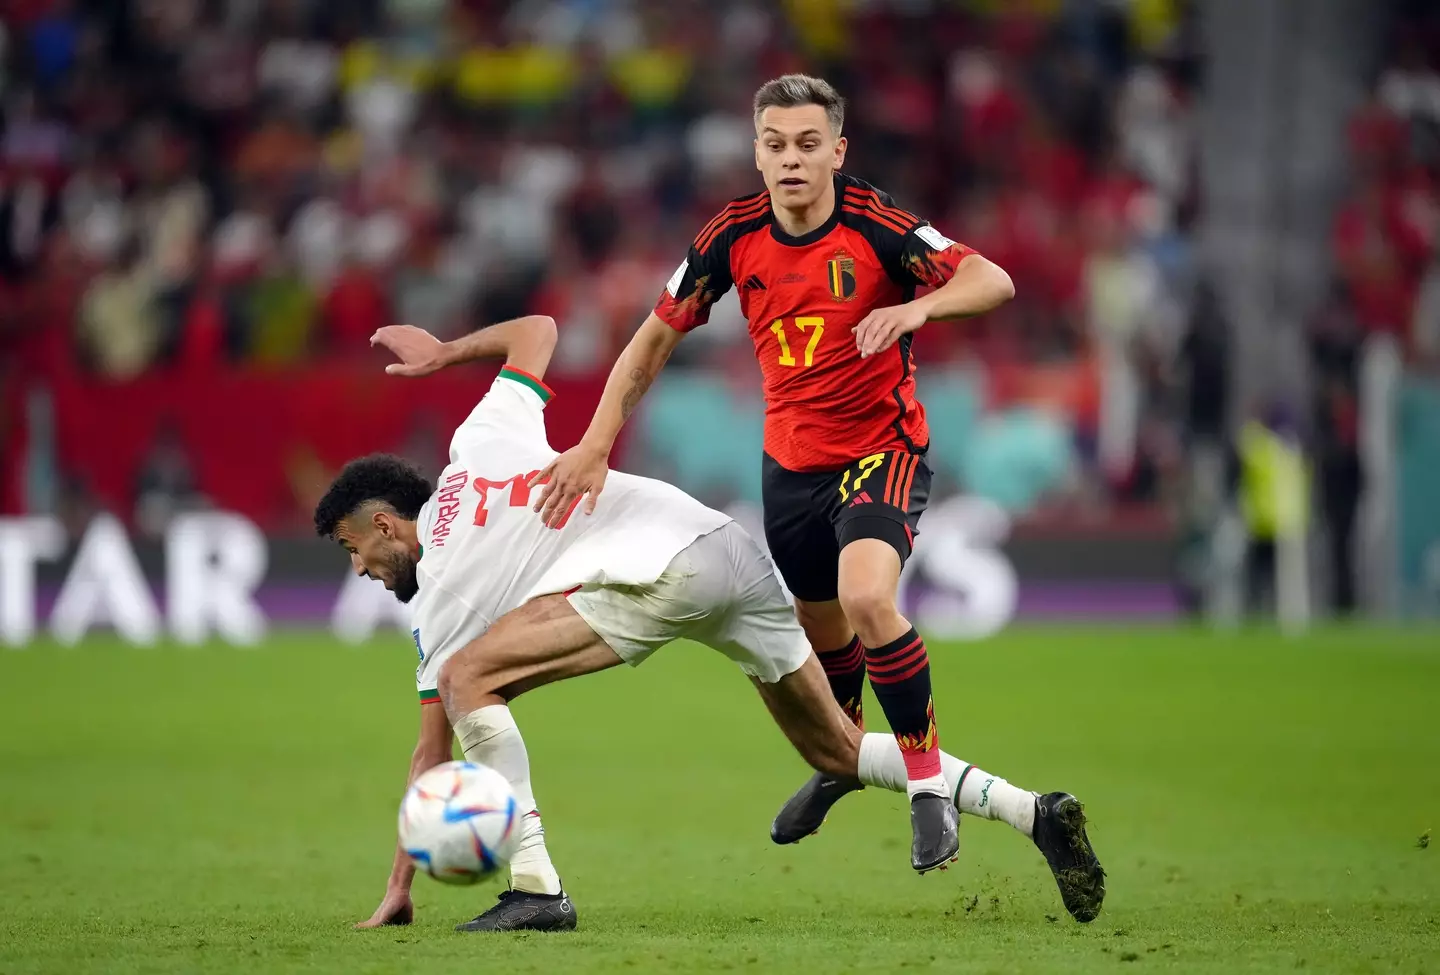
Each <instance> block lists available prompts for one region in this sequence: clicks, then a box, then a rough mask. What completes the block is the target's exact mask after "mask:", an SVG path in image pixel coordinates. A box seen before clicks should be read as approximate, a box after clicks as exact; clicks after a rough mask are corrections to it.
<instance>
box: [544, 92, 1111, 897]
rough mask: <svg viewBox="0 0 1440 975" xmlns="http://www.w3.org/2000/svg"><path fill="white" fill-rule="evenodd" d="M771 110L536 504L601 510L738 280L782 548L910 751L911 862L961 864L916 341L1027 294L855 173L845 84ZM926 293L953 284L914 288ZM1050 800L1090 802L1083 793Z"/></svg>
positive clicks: (827, 658)
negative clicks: (920, 582)
mask: <svg viewBox="0 0 1440 975" xmlns="http://www.w3.org/2000/svg"><path fill="white" fill-rule="evenodd" d="M754 107H755V128H756V136H757V138H756V142H755V159H756V166H757V168H758V169H759V170H760V171H761V173H762V174H763V175H764V179H765V185H766V189H765V190H764V191H763V192H760V193H756V194H753V195H751V196H747V197H742V198H740V199H738V200H735V201H734V202H732V203H730V204H729V205H728V206H727V207H725V209H724V210H722V211H721V212H720V214H718V215H717V216H716V217H715V218H714V219H713V220H711V221H710V223H709V224H707V225H706V226H705V228H704V229H703V230H702V231H701V232H700V234H699V235H698V236H697V237H696V238H695V241H694V244H693V246H692V247H691V248H690V252H689V255H688V256H687V258H686V260H685V261H684V262H683V263H682V264H681V265H680V267H679V268H678V269H677V270H676V271H675V274H674V276H673V277H672V278H671V279H670V282H669V284H668V286H667V287H666V289H665V292H664V293H663V294H662V295H661V296H660V300H659V302H658V303H657V305H656V306H655V311H654V313H653V314H651V315H650V316H649V318H647V319H646V321H645V322H644V324H642V325H641V327H640V329H639V331H638V332H637V333H636V334H635V336H634V338H633V339H632V340H631V342H630V344H629V345H628V346H627V348H626V349H625V351H624V352H623V353H622V354H621V356H620V359H619V361H618V362H617V363H616V365H615V369H614V371H613V372H612V373H611V376H610V380H609V382H608V384H607V385H606V388H605V393H604V395H603V397H602V399H601V402H600V405H599V406H598V408H597V410H596V413H595V417H594V419H593V420H592V422H591V425H590V428H589V430H588V431H587V433H586V435H585V437H584V438H583V439H582V441H581V442H580V444H578V445H577V446H576V447H574V448H572V449H571V450H570V451H568V452H566V453H565V454H564V455H562V456H561V457H560V458H558V459H557V460H556V462H555V463H554V464H553V465H552V466H551V467H550V468H549V469H548V470H547V471H545V472H543V474H545V475H549V476H550V477H551V480H550V484H549V485H548V487H547V490H546V493H545V494H544V495H542V498H541V501H540V504H539V505H537V507H540V508H543V509H544V510H545V512H546V517H547V518H551V519H554V520H556V521H558V520H559V519H560V518H562V517H563V516H564V515H565V513H566V512H567V511H569V510H570V509H571V507H572V505H574V504H575V503H578V501H579V499H581V498H582V497H587V496H588V507H590V508H593V505H594V501H595V497H596V495H597V494H598V493H599V491H600V490H601V489H602V487H603V485H604V478H605V472H606V465H607V459H608V455H609V450H610V447H611V445H612V443H613V442H614V439H615V437H616V434H617V433H618V432H619V430H620V427H621V425H622V424H623V423H624V422H625V420H626V419H627V418H628V417H629V416H630V414H631V413H632V412H633V411H634V409H635V406H636V404H637V403H638V402H639V400H640V398H641V396H643V395H644V393H645V391H646V389H647V388H648V387H649V385H650V383H651V381H652V380H653V378H654V377H655V375H656V373H658V372H659V370H660V368H661V367H662V366H663V365H664V363H665V361H666V359H667V358H668V357H669V355H670V352H671V350H672V349H673V348H674V347H675V345H676V343H678V342H679V341H680V339H681V338H682V337H683V336H684V335H685V333H687V332H689V331H690V330H691V329H693V328H696V327H698V326H700V325H703V324H704V323H705V322H706V320H707V319H708V317H709V313H710V308H711V306H712V305H713V304H714V302H715V300H716V299H718V298H719V297H720V296H721V295H723V294H724V293H725V292H726V291H727V290H729V289H730V288H731V287H735V288H738V289H739V293H740V306H741V308H742V310H743V311H744V313H745V316H746V319H747V320H748V321H749V324H750V335H751V337H752V338H753V339H754V341H755V350H756V354H757V356H758V358H759V360H760V367H761V371H762V374H763V378H764V388H765V402H766V415H765V457H764V508H765V513H764V521H765V535H766V538H767V540H768V542H769V545H770V551H771V555H772V557H773V559H774V561H775V564H776V566H777V567H778V569H779V570H780V573H781V575H782V576H783V577H784V579H785V582H786V584H787V585H788V586H789V588H790V590H791V592H792V593H793V594H794V596H795V599H796V613H797V615H798V617H799V620H800V623H801V625H802V626H803V627H804V628H805V632H806V635H807V637H808V638H809V640H810V643H811V645H812V646H813V647H814V648H815V650H816V651H817V653H818V655H819V657H820V660H821V662H822V663H823V664H824V666H825V670H826V673H827V675H828V677H829V680H830V684H831V689H832V691H833V692H834V694H835V698H836V700H837V701H838V702H839V703H840V705H841V706H842V707H843V708H844V710H845V711H846V713H847V714H848V715H849V717H850V718H851V720H852V721H854V722H855V723H856V724H857V725H859V724H861V720H862V718H861V705H860V702H861V691H862V689H863V687H864V682H865V676H866V673H867V671H868V673H869V677H870V682H871V685H872V686H873V687H874V689H875V695H876V697H877V698H878V700H879V702H880V705H881V707H882V708H883V709H884V711H885V716H886V718H887V720H888V721H889V723H890V727H891V729H892V730H893V732H894V734H895V737H896V739H897V741H898V742H899V744H900V747H901V750H902V752H903V754H904V757H905V762H906V768H907V772H908V776H909V789H908V791H909V794H910V798H911V824H912V827H913V830H914V838H913V845H912V850H911V854H912V855H911V861H912V865H913V866H914V868H915V869H916V870H918V871H921V872H924V871H926V870H930V869H933V868H934V867H938V866H940V865H942V864H944V863H947V862H949V861H950V860H951V859H953V858H954V856H955V854H956V851H957V849H958V836H957V832H956V830H957V825H958V820H957V817H956V811H955V808H954V806H952V804H951V802H950V801H949V793H950V791H951V790H950V787H949V786H947V783H946V781H945V778H944V776H943V775H942V773H941V766H940V761H939V755H940V752H939V735H938V733H937V730H936V723H935V709H934V704H933V701H932V698H931V693H930V666H929V659H928V656H927V654H926V650H925V642H924V640H923V639H922V638H921V637H920V635H919V634H917V633H916V632H915V629H914V628H913V627H912V626H911V625H910V622H909V621H908V620H906V619H905V617H904V616H902V615H901V613H900V612H899V609H898V607H897V605H896V589H897V586H898V583H899V579H900V570H901V567H902V565H903V563H904V560H905V559H906V558H907V557H908V556H909V554H910V549H911V544H912V542H913V540H914V535H915V530H916V526H917V523H918V521H919V518H920V514H921V512H922V511H924V509H925V503H926V500H927V498H928V495H929V488H930V469H929V467H928V466H927V465H926V462H925V451H926V448H927V447H928V446H929V440H930V437H929V430H928V427H927V425H926V420H925V409H924V407H922V406H921V405H920V403H919V402H918V401H917V400H916V398H915V379H914V365H913V361H912V359H911V353H910V344H911V338H912V335H913V333H914V332H915V331H916V330H917V329H919V328H920V327H921V326H922V325H924V324H925V323H926V322H929V321H933V320H937V319H949V318H959V317H964V316H968V315H978V314H982V313H984V312H987V311H989V310H991V309H992V308H995V307H996V306H998V305H1000V304H1002V303H1003V302H1005V301H1007V300H1009V299H1010V298H1011V297H1012V296H1013V294H1014V288H1013V286H1012V285H1011V283H1010V278H1009V276H1008V275H1007V274H1006V273H1005V272H1004V271H1003V270H1001V269H1000V268H999V267H997V266H996V265H994V264H992V263H991V262H989V261H987V260H986V259H985V258H984V257H982V256H981V255H979V254H977V253H976V252H974V251H973V250H971V249H970V248H968V247H965V246H964V245H962V244H958V243H955V242H954V241H952V240H949V239H948V238H946V237H945V236H944V235H942V234H941V233H940V232H939V231H937V230H936V229H935V228H933V227H931V226H930V225H929V224H928V223H926V222H925V221H923V220H920V219H918V218H917V217H915V216H914V215H912V214H910V213H907V212H906V211H904V210H902V209H900V208H898V207H897V206H895V204H894V203H893V202H892V201H891V199H890V197H889V196H887V195H886V194H884V193H882V192H880V191H879V190H877V189H875V188H874V187H872V186H870V185H868V184H866V183H864V182H862V181H860V180H858V179H854V178H852V177H850V176H847V175H845V174H843V173H841V172H840V171H839V170H840V168H841V166H842V164H843V163H844V161H845V149H846V142H845V139H844V138H842V137H841V135H840V132H841V126H842V124H843V121H844V103H843V100H842V99H841V98H840V96H839V95H838V94H836V92H835V90H834V89H833V88H832V87H831V86H830V85H829V84H827V83H826V82H824V81H821V80H819V79H816V78H809V77H806V76H803V75H787V76H785V77H782V78H778V79H776V80H774V81H771V82H769V83H768V84H766V85H765V86H764V87H762V88H761V89H760V91H759V92H758V93H757V94H756V96H755V106H754ZM920 286H928V287H931V288H933V289H934V290H933V291H931V292H930V293H929V294H927V295H925V296H924V297H921V298H915V296H914V294H915V290H916V289H917V288H918V287H920ZM858 787H859V784H858V783H857V782H853V781H848V780H839V779H834V778H827V777H826V776H823V775H817V776H815V777H814V778H812V779H811V781H810V782H809V783H808V784H807V785H806V786H805V787H804V788H802V789H801V790H800V791H799V792H798V793H797V794H796V795H795V796H794V797H793V798H792V799H791V800H790V802H789V803H787V804H786V806H785V808H784V809H782V810H781V813H780V815H779V817H777V819H776V821H775V823H774V825H773V826H772V830H771V833H772V837H773V838H774V839H775V841H776V842H780V843H789V842H794V841H796V840H799V839H801V838H802V837H804V836H806V835H808V834H809V833H811V832H813V831H814V830H815V829H817V828H818V827H819V825H820V823H821V822H822V821H823V820H824V817H825V814H826V813H827V812H828V811H829V809H830V807H831V805H833V803H834V802H835V801H836V800H838V799H839V798H840V797H841V796H843V795H844V794H845V793H846V792H849V791H852V790H853V789H856V788H858ZM955 788H956V789H957V791H958V789H959V786H958V784H957V785H955ZM1051 795H1052V796H1063V797H1064V800H1065V801H1068V802H1069V803H1072V804H1074V811H1075V813H1076V814H1078V813H1079V806H1078V803H1076V801H1075V800H1074V799H1073V797H1070V796H1067V795H1065V794H1063V793H1052V794H1051ZM1044 798H1045V800H1047V801H1048V800H1049V799H1050V797H1044ZM1054 801H1055V802H1059V801H1060V800H1058V799H1057V800H1054ZM1067 808H1069V807H1067ZM1040 812H1041V814H1042V815H1043V814H1044V811H1040ZM1080 832H1081V834H1082V835H1083V828H1082V829H1081V831H1080ZM1038 842H1039V841H1038V839H1037V843H1038ZM1042 849H1043V847H1042ZM1086 852H1087V854H1088V842H1087V844H1086ZM1048 855H1049V854H1048V853H1047V857H1048ZM1089 855H1090V856H1091V857H1092V858H1093V854H1089ZM1095 869H1096V870H1098V869H1099V866H1098V863H1096V864H1095ZM1102 889H1103V888H1102Z"/></svg>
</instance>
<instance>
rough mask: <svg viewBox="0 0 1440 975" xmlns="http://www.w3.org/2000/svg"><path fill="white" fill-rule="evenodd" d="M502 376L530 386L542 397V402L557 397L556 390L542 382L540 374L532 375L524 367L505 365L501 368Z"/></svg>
mask: <svg viewBox="0 0 1440 975" xmlns="http://www.w3.org/2000/svg"><path fill="white" fill-rule="evenodd" d="M500 378H501V379H508V380H510V381H511V382H517V383H519V384H520V385H522V386H527V387H529V388H530V390H531V391H532V392H534V393H535V395H536V396H538V397H540V402H542V403H549V402H550V400H552V399H554V398H555V391H554V390H553V389H551V388H550V387H549V386H546V385H545V384H544V383H543V382H541V381H540V377H539V376H532V375H530V374H529V373H528V372H526V371H525V370H524V369H516V368H515V367H514V366H505V367H503V368H502V369H501V370H500Z"/></svg>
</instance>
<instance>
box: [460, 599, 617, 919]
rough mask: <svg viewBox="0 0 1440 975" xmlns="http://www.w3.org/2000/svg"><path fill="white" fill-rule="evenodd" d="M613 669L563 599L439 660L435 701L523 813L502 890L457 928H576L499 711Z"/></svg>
mask: <svg viewBox="0 0 1440 975" xmlns="http://www.w3.org/2000/svg"><path fill="white" fill-rule="evenodd" d="M618 663H620V658H619V656H617V655H616V654H615V652H614V651H613V650H611V649H610V648H609V647H608V646H606V645H605V643H604V641H602V640H601V639H600V638H599V636H597V635H596V633H595V631H594V630H592V629H591V628H590V627H589V625H587V624H586V623H585V621H584V620H583V619H582V618H581V617H580V615H579V614H578V613H577V612H576V611H575V610H574V609H573V608H572V607H571V606H570V605H569V603H568V602H566V600H565V597H564V596H559V595H555V596H542V597H540V598H538V599H534V600H531V601H530V602H528V603H526V604H525V605H524V606H521V607H519V608H518V609H516V610H514V611H512V612H510V613H507V614H506V615H505V616H503V617H501V618H500V619H499V620H498V621H497V622H496V623H495V625H494V626H492V627H491V628H490V629H489V630H488V631H486V633H485V634H484V635H483V636H481V637H479V638H478V639H476V640H474V641H472V642H471V643H470V644H468V645H467V646H465V647H464V648H462V649H461V650H460V651H459V652H458V653H456V654H455V656H453V657H452V658H450V659H449V660H448V661H446V662H445V666H444V668H443V669H442V670H441V671H440V679H439V689H440V698H441V701H442V702H443V703H444V706H445V709H446V713H447V714H448V715H449V716H450V719H451V722H452V724H453V725H454V728H455V734H456V737H458V738H459V739H460V746H461V748H462V749H463V750H464V753H465V757H466V759H468V760H470V761H472V762H478V763H480V764H482V765H487V766H489V767H491V768H493V769H495V770H496V771H497V772H499V773H500V774H501V775H503V776H505V778H506V780H508V781H509V783H510V786H511V788H512V789H513V790H514V792H515V799H516V802H517V803H518V804H519V805H520V808H521V809H522V810H523V811H524V817H523V819H522V825H521V829H522V830H523V831H524V835H523V838H522V839H521V842H520V847H519V849H518V850H517V851H516V853H515V856H514V857H513V858H512V859H511V861H510V883H511V889H510V890H508V891H506V892H505V893H504V894H503V895H502V896H501V898H500V901H499V903H497V904H496V905H495V906H494V907H492V908H491V909H490V910H488V911H486V912H485V913H483V914H481V915H480V916H478V917H476V918H475V919H473V920H472V921H469V922H467V923H466V924H462V925H460V927H459V929H458V930H461V931H518V930H526V931H559V930H569V929H572V928H574V927H575V922H576V916H575V907H574V905H573V904H572V903H571V902H570V899H569V897H568V896H567V895H566V894H565V892H564V890H563V889H562V887H561V884H560V877H559V874H558V873H557V872H556V870H555V867H554V865H553V864H552V863H551V861H550V855H549V852H548V851H547V850H546V849H545V833H544V828H543V826H542V825H541V822H540V815H539V811H538V809H537V808H536V803H535V794H534V790H533V788H532V786H531V782H530V757H529V754H528V752H527V751H526V748H525V740H524V738H523V737H521V735H520V729H519V727H518V726H517V725H516V723H515V718H514V716H513V715H512V714H511V713H510V708H509V707H508V706H507V703H506V702H508V701H509V700H512V699H513V698H515V697H516V696H518V695H519V694H522V693H524V692H525V691H526V690H529V689H531V688H533V687H539V686H541V685H542V684H548V683H553V682H555V681H558V680H564V679H566V678H569V677H578V676H580V675H582V674H588V673H594V672H595V671H597V670H604V669H606V668H607V667H613V666H615V665H616V664H618Z"/></svg>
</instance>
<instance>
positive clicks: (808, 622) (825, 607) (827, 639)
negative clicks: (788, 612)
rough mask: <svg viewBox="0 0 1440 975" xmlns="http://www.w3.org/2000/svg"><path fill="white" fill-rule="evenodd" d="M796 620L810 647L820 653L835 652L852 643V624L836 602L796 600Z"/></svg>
mask: <svg viewBox="0 0 1440 975" xmlns="http://www.w3.org/2000/svg"><path fill="white" fill-rule="evenodd" d="M795 619H796V620H797V621H798V622H799V623H800V628H801V629H802V630H804V631H805V637H806V639H807V640H809V641H810V645H811V646H812V647H814V648H815V649H816V650H818V651H821V652H824V651H826V650H834V649H836V648H837V647H842V646H844V645H845V644H846V643H848V642H849V641H850V633H851V629H850V623H849V621H848V620H846V618H845V611H844V610H843V609H841V608H840V604H839V603H838V602H836V601H834V600H831V601H829V602H824V603H807V602H804V601H803V600H796V602H795Z"/></svg>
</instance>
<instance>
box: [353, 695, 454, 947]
mask: <svg viewBox="0 0 1440 975" xmlns="http://www.w3.org/2000/svg"><path fill="white" fill-rule="evenodd" d="M453 734H454V733H453V732H452V731H451V730H450V719H449V718H447V717H446V716H445V709H444V708H443V707H441V706H440V705H439V704H422V705H421V706H420V737H419V740H418V741H417V742H416V743H415V753H414V754H413V755H411V756H410V776H409V778H407V779H406V780H405V788H407V789H408V788H410V785H411V783H413V782H414V781H415V780H416V779H418V778H419V777H420V776H421V775H423V774H425V773H426V772H428V771H430V770H431V769H432V768H434V767H435V766H437V765H440V764H442V763H444V762H448V761H449V760H450V742H451V738H452V736H453ZM414 879H415V864H413V863H411V862H410V857H409V856H407V855H406V853H405V848H404V847H402V846H400V845H399V844H396V849H395V863H394V864H393V865H392V866H391V867H390V880H389V882H388V883H386V885H385V896H384V897H382V898H381V899H380V906H379V907H377V908H375V913H374V914H372V915H370V917H369V919H368V920H365V921H361V922H360V923H359V924H357V925H355V927H357V928H379V927H385V926H386V925H396V924H409V923H410V922H411V921H413V920H415V905H414V904H413V903H412V902H411V900H410V883H411V881H413V880H414Z"/></svg>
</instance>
